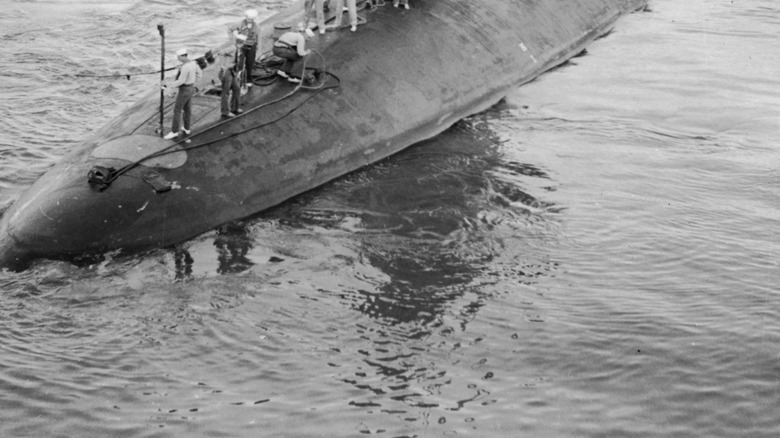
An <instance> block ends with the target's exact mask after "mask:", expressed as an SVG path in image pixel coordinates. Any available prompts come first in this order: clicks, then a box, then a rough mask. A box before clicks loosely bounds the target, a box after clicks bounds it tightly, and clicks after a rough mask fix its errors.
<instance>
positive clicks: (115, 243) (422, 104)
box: [0, 0, 646, 268]
mask: <svg viewBox="0 0 780 438" xmlns="http://www.w3.org/2000/svg"><path fill="white" fill-rule="evenodd" d="M645 3H646V1H645V0H534V1H510V0H500V1H499V0H483V1H474V0H445V1H442V0H418V1H416V2H414V4H413V6H414V8H413V9H411V10H409V11H403V12H401V11H399V10H397V9H395V8H388V7H384V8H382V7H380V8H376V9H375V10H373V11H363V12H362V13H361V15H362V16H363V17H365V18H366V20H367V22H366V24H363V25H361V26H360V27H359V29H358V31H357V32H355V33H352V32H349V31H348V30H346V31H345V30H340V31H336V32H328V33H327V34H325V35H318V36H317V37H315V38H313V39H312V40H310V47H311V48H313V49H315V50H316V51H317V53H319V54H321V57H320V56H318V55H312V56H311V57H310V61H309V62H310V65H314V64H320V63H323V62H324V64H323V65H322V66H323V67H324V68H325V69H326V70H328V71H330V72H332V73H333V74H334V76H333V77H330V78H329V79H328V80H327V84H328V85H335V84H336V83H338V84H339V86H338V87H333V88H327V89H321V90H307V89H299V90H297V91H296V90H295V86H294V85H292V84H289V83H286V82H284V83H282V82H279V83H275V84H273V85H270V86H267V87H254V88H253V89H252V91H251V92H250V93H249V94H247V95H246V96H244V98H243V102H242V104H243V106H244V108H245V109H246V110H247V112H246V113H245V114H243V115H242V116H241V117H238V118H235V119H230V120H229V121H227V122H224V121H220V109H219V99H218V98H217V97H215V96H211V95H209V94H208V93H202V94H201V95H199V96H197V97H196V99H195V104H194V115H195V117H194V120H195V121H194V125H193V136H192V137H191V143H189V144H185V143H182V144H180V145H178V146H176V148H177V149H176V151H175V152H174V153H169V154H166V155H163V156H160V157H158V158H155V159H152V160H145V161H142V162H141V163H140V164H139V165H138V166H135V167H134V168H133V169H131V170H129V171H128V172H127V173H125V174H123V175H121V176H119V177H118V178H117V179H116V180H115V181H113V183H112V184H111V185H110V186H109V187H108V188H107V189H106V190H102V191H100V190H96V189H95V187H93V186H90V185H89V184H88V183H87V178H86V176H87V173H88V172H89V170H90V169H92V168H93V167H94V166H96V165H100V166H106V167H114V168H122V167H123V166H126V165H127V164H129V163H133V162H136V161H138V160H139V159H140V158H142V157H145V156H148V155H149V154H151V153H153V152H155V151H159V150H161V149H164V148H167V147H170V146H172V145H173V143H172V142H166V141H163V140H161V139H160V138H159V135H158V134H157V133H156V132H155V129H156V128H157V125H158V120H159V100H158V96H159V95H158V92H157V91H152V92H150V94H149V95H148V96H147V97H145V98H144V99H142V100H141V101H139V102H138V103H136V104H135V105H134V106H133V107H131V108H129V109H128V110H127V111H125V112H124V113H123V114H122V115H120V116H119V117H118V118H117V119H116V120H114V121H113V122H111V123H109V124H108V125H107V126H105V127H104V128H102V129H101V130H99V131H98V132H96V133H95V135H94V136H92V138H90V139H88V140H87V141H85V142H84V143H83V144H81V145H80V146H79V147H78V148H77V149H75V150H74V151H73V152H72V153H70V154H69V155H68V156H66V157H65V158H64V159H63V160H62V162H60V163H59V164H57V165H56V166H55V167H54V168H52V169H51V170H50V171H49V172H47V173H46V174H45V175H43V176H42V177H41V178H40V179H39V180H38V181H37V182H36V183H35V184H34V185H33V186H32V187H31V188H30V189H28V190H27V191H26V192H25V193H24V194H23V195H22V196H21V197H20V199H19V200H18V201H17V202H16V203H15V204H14V205H13V206H12V207H11V208H10V209H9V210H8V211H7V212H6V214H5V215H4V217H3V218H2V222H0V266H3V267H10V268H18V267H23V266H24V264H25V263H26V262H28V261H29V260H32V259H35V258H39V257H54V258H63V257H72V256H76V255H81V254H96V253H101V252H104V251H108V250H113V249H120V248H121V249H124V250H128V251H132V250H140V249H145V248H150V247H158V246H166V245H171V244H174V243H177V242H181V241H183V240H186V239H188V238H191V237H193V236H195V235H198V234H200V233H202V232H205V231H207V230H209V229H211V228H213V227H215V226H218V225H220V224H223V223H226V222H229V221H231V220H235V219H239V218H243V217H246V216H249V215H252V214H254V213H257V212H260V211H262V210H264V209H267V208H269V207H271V206H274V205H276V204H278V203H280V202H282V201H284V200H286V199H288V198H290V197H293V196H295V195H297V194H300V193H302V192H304V191H307V190H310V189H312V188H314V187H317V186H319V185H321V184H323V183H325V182H327V181H329V180H332V179H334V178H337V177H339V176H341V175H344V174H346V173H349V172H351V171H354V170H356V169H358V168H360V167H362V166H365V165H367V164H370V163H373V162H376V161H378V160H380V159H382V158H385V157H387V156H389V155H392V154H394V153H396V152H398V151H400V150H402V149H404V148H406V147H408V146H410V145H411V144H413V143H416V142H419V141H420V140H423V139H426V138H430V137H432V136H435V135H436V134H438V133H440V132H442V131H443V130H445V129H446V128H448V127H449V126H451V125H452V124H453V123H455V122H456V121H458V120H459V119H461V118H463V117H466V116H468V115H470V114H474V113H476V112H479V111H482V110H484V109H486V108H488V107H490V106H491V105H493V104H494V103H496V102H497V101H498V100H500V99H501V98H502V97H504V96H505V95H506V94H507V93H508V92H509V91H510V90H512V89H514V88H515V87H517V86H519V85H522V84H523V83H525V82H528V81H531V80H533V79H534V78H535V77H536V76H538V75H539V74H541V73H543V72H544V71H546V70H548V69H550V68H552V67H554V66H556V65H558V64H560V63H562V62H564V61H565V60H567V59H568V58H570V57H571V56H573V55H575V54H577V53H578V52H580V51H581V50H582V49H583V48H584V47H585V46H586V45H587V44H588V43H589V42H591V41H592V40H594V39H595V38H597V37H598V36H600V35H602V34H603V33H605V32H607V31H608V30H609V29H610V27H611V26H612V25H613V23H614V21H615V20H616V19H617V18H618V17H619V16H620V15H622V14H625V13H627V12H630V11H633V10H636V9H638V8H641V7H642V6H644V4H645ZM301 9H302V6H301V5H300V4H296V5H295V6H294V8H293V9H291V10H290V11H288V12H283V13H280V14H278V15H277V16H275V17H272V18H271V19H270V20H269V21H268V22H266V23H262V24H261V27H262V28H263V29H272V28H273V23H276V22H279V21H286V22H292V23H295V22H297V21H298V20H299V17H298V15H296V14H295V13H294V12H293V11H300V10H301ZM264 42H265V45H266V48H267V47H268V45H270V40H268V39H264ZM217 69H218V68H217V67H216V66H215V65H211V66H209V67H208V68H206V69H205V70H204V80H203V83H202V84H201V86H200V87H199V88H200V89H201V91H202V92H204V91H207V90H208V89H209V86H208V84H209V83H211V81H212V80H215V76H216V70H217ZM336 78H338V82H337V81H336ZM269 102H275V103H269ZM171 103H172V102H169V105H168V108H167V110H166V112H168V113H169V112H170V109H171V108H170V104H171ZM258 106H262V107H261V108H258V109H256V110H251V109H252V108H254V107H258ZM169 121H170V114H166V125H169ZM150 171H154V172H155V173H157V174H158V175H159V176H161V177H162V179H164V180H166V181H168V182H169V183H171V184H172V186H173V189H172V190H169V191H166V192H163V193H159V192H157V191H155V190H154V189H153V188H152V186H151V185H149V184H148V183H147V182H145V181H144V178H145V177H147V176H148V174H149V172H150Z"/></svg>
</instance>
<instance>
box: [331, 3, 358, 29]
mask: <svg viewBox="0 0 780 438" xmlns="http://www.w3.org/2000/svg"><path fill="white" fill-rule="evenodd" d="M346 2H347V9H348V10H349V24H350V25H351V26H352V27H350V30H351V31H352V32H354V31H356V30H357V24H358V15H357V3H356V0H346ZM335 11H336V17H335V20H334V21H333V24H332V25H330V26H329V27H328V29H338V28H339V27H341V16H342V15H344V13H343V11H344V0H336V8H335Z"/></svg>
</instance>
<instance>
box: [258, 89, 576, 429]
mask: <svg viewBox="0 0 780 438" xmlns="http://www.w3.org/2000/svg"><path fill="white" fill-rule="evenodd" d="M514 117H516V116H513V108H510V107H508V106H507V104H506V103H504V102H502V103H500V104H498V105H496V106H495V107H494V108H492V109H490V110H488V111H486V112H484V113H481V114H479V115H477V116H474V117H471V118H468V119H466V120H463V121H461V122H459V123H457V124H456V125H455V126H453V127H452V128H451V129H449V130H448V131H446V132H444V133H443V134H441V135H439V136H437V137H436V138H434V139H432V140H429V141H425V142H422V143H420V144H418V145H415V146H414V147H412V148H410V149H408V150H406V151H404V152H402V153H400V154H397V155H395V156H393V157H391V158H389V159H386V160H384V161H382V162H380V163H378V164H376V165H372V166H369V167H368V168H366V169H363V170H361V171H358V172H355V173H353V174H350V175H348V176H346V177H344V178H342V179H340V180H338V181H336V182H333V183H331V184H329V185H327V186H325V187H323V188H321V189H318V190H315V191H313V192H310V193H307V194H305V195H303V196H300V197H297V198H296V199H294V200H292V201H290V202H288V203H286V204H284V205H281V206H279V207H277V208H275V209H273V210H271V211H269V212H267V213H265V214H263V215H262V217H261V218H260V220H273V221H278V222H279V223H280V224H281V225H282V226H284V227H290V228H293V229H295V228H301V229H307V228H325V229H342V230H343V228H344V224H345V223H348V224H357V225H352V226H351V227H352V228H351V229H350V231H352V233H351V235H350V237H349V239H350V240H351V241H353V242H354V243H355V246H357V248H358V250H357V251H358V252H359V257H358V260H357V261H355V263H357V264H360V265H363V266H368V267H370V268H371V269H372V270H373V271H378V272H380V273H381V274H382V276H381V277H382V280H376V279H372V280H371V281H368V282H367V283H369V284H370V287H368V286H367V287H366V288H363V289H340V290H326V289H321V292H323V293H326V294H331V295H332V296H333V297H334V298H335V299H337V300H338V301H339V302H341V303H342V304H343V305H344V306H347V307H348V308H350V309H353V310H355V311H357V312H360V313H361V314H362V315H364V316H365V317H366V319H367V320H368V321H370V323H362V324H358V325H357V326H356V327H355V330H356V332H357V334H358V335H359V337H360V339H362V340H363V345H362V348H358V349H356V350H354V351H353V350H350V351H347V350H345V351H341V352H340V353H342V354H343V361H334V362H330V363H329V364H328V365H329V366H330V367H335V368H338V369H339V370H340V373H339V375H340V377H341V380H342V381H343V382H344V383H347V384H349V385H353V386H354V387H356V388H358V389H361V390H363V391H365V394H366V397H365V398H363V399H361V398H358V399H356V400H352V401H351V402H350V405H352V406H354V407H357V408H362V409H367V410H371V411H377V410H378V411H382V412H385V413H391V414H399V415H400V414H403V413H406V409H407V408H410V407H411V408H425V409H429V408H435V407H444V406H439V405H440V402H433V401H430V400H428V398H429V397H431V396H433V395H434V394H438V393H440V392H441V388H442V387H443V386H447V385H451V384H452V383H453V382H452V378H451V377H450V376H449V375H448V372H447V371H446V369H442V366H441V364H431V363H430V361H429V360H428V359H426V357H427V356H429V355H431V354H434V355H439V354H441V350H442V349H444V350H445V351H446V352H447V354H451V353H452V352H453V351H454V350H457V349H462V348H464V343H463V342H460V341H459V340H457V339H458V337H459V336H462V334H463V333H464V332H465V331H466V329H467V326H468V324H469V322H470V321H472V320H474V318H476V316H477V314H478V313H479V311H480V309H482V308H483V307H484V306H485V305H487V304H488V303H489V302H490V300H491V297H492V296H493V295H494V294H496V293H505V292H502V291H499V290H498V288H494V287H492V286H493V285H494V284H496V283H498V282H509V283H512V284H516V285H521V284H525V285H530V284H534V283H536V282H538V281H539V279H540V277H542V276H544V275H552V273H554V272H555V271H556V270H557V264H556V263H555V262H554V261H552V260H550V259H549V256H548V255H547V254H545V253H543V252H542V253H539V252H538V251H536V250H534V251H528V252H525V251H524V250H523V249H522V248H521V247H520V246H518V244H522V242H523V239H524V233H529V231H528V230H529V229H531V231H530V234H529V235H528V239H537V238H538V236H537V235H536V234H537V233H548V232H553V233H554V232H555V231H554V230H555V229H556V226H557V225H556V224H555V222H556V221H557V218H556V216H557V215H558V214H559V213H560V211H561V210H562V207H561V206H558V205H555V204H554V203H552V202H548V201H546V200H544V199H543V196H544V195H545V194H548V193H549V191H554V188H551V187H554V185H555V182H554V181H553V180H552V179H551V177H550V175H549V174H548V172H546V171H545V170H544V169H543V168H541V167H539V166H535V165H533V164H528V163H521V162H516V161H512V160H510V159H507V157H506V156H505V155H504V153H503V147H504V144H505V143H506V140H504V139H502V137H501V135H500V134H499V133H497V132H496V130H495V125H496V124H497V123H500V122H501V121H502V119H504V118H510V119H511V118H514ZM512 122H513V121H511V120H510V123H512ZM525 181H534V182H535V184H533V186H534V187H536V186H544V187H545V188H544V189H536V188H533V191H532V190H531V189H528V188H527V187H525V184H524V182H525ZM537 192H538V193H537ZM551 223H552V225H551ZM550 230H553V231H550ZM356 356H357V357H358V358H359V359H360V360H356V358H355V357H356ZM487 395H488V394H487V392H486V391H484V390H481V389H478V388H475V389H474V394H471V395H470V396H469V397H468V398H467V399H463V400H451V401H450V402H449V403H448V404H447V407H446V409H448V410H451V411H457V410H459V409H460V408H461V407H463V405H464V404H466V403H469V402H472V401H476V400H478V399H479V400H482V401H485V400H483V399H484V398H485V397H487ZM434 398H435V397H434Z"/></svg>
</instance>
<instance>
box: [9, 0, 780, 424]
mask: <svg viewBox="0 0 780 438" xmlns="http://www.w3.org/2000/svg"><path fill="white" fill-rule="evenodd" d="M287 3H288V2H287V1H282V2H265V3H263V6H262V7H261V8H260V9H261V14H262V15H263V16H267V15H270V14H271V13H273V11H274V10H276V9H278V8H279V7H281V6H284V5H286V4H287ZM248 5H249V3H244V2H238V3H236V2H227V1H221V0H220V1H202V0H195V1H187V2H184V1H174V0H162V1H159V0H158V1H138V2H136V1H114V2H109V3H106V2H91V1H80V2H66V1H64V0H63V1H51V2H21V1H8V0H0V29H2V30H0V41H1V42H0V53H1V54H2V55H4V56H3V58H4V64H3V67H2V68H1V69H0V90H2V94H3V99H2V100H0V159H1V160H2V163H3V165H2V166H1V167H0V208H2V209H3V210H4V209H5V208H7V206H8V205H10V203H11V202H13V200H14V199H15V198H16V197H18V195H19V193H21V191H22V190H24V188H26V187H27V186H29V185H30V184H32V182H33V181H34V180H35V179H36V178H37V177H38V176H39V175H40V174H41V173H42V172H44V171H45V170H46V169H47V168H48V167H49V166H51V165H52V164H53V163H54V162H56V161H57V159H58V158H59V157H60V156H62V155H63V154H64V153H65V152H66V151H67V150H68V148H69V147H71V146H73V145H74V144H76V143H78V142H79V141H80V140H81V139H83V138H84V137H86V136H87V135H88V134H89V132H90V131H91V130H92V129H94V128H96V127H98V126H101V125H102V124H103V123H105V122H106V121H107V120H109V119H111V118H112V117H114V116H115V115H116V114H118V113H119V112H120V111H121V110H122V109H123V108H125V107H126V106H127V105H129V104H131V103H132V102H133V101H134V100H135V99H136V98H137V97H138V96H140V95H141V94H142V93H145V92H146V91H147V90H148V89H149V88H150V87H152V86H154V84H155V83H156V81H157V78H156V77H155V76H154V75H144V74H140V73H145V72H153V71H154V70H155V69H156V68H157V64H156V63H157V62H158V60H159V58H158V56H159V54H158V52H157V50H158V47H159V36H158V34H157V30H156V24H157V23H160V22H165V23H166V28H167V36H168V39H169V40H168V42H169V43H170V44H172V45H173V46H177V45H181V44H184V43H185V42H186V44H187V45H189V46H190V47H193V48H197V47H203V48H205V47H210V46H211V45H212V44H213V42H214V41H219V40H220V39H221V38H223V37H224V30H223V28H222V27H221V25H222V24H223V23H226V22H229V21H231V20H233V19H234V18H235V17H239V16H240V15H241V13H242V11H243V10H244V9H245V8H246V7H247V6H248ZM412 6H413V7H414V2H412ZM215 17H218V18H215ZM174 20H175V21H174ZM779 24H780V7H779V6H777V5H776V4H775V2H773V1H770V0H754V1H751V2H732V1H730V0H714V1H709V2H704V1H703V0H692V1H689V2H676V1H673V0H652V1H651V11H649V12H644V13H638V14H634V15H632V16H630V17H628V18H626V19H624V20H622V21H620V22H619V23H618V26H617V28H616V30H615V31H614V32H613V33H612V34H610V35H609V36H608V37H606V38H604V39H601V40H599V41H597V42H596V43H594V44H593V45H592V46H590V47H589V49H588V54H587V55H586V56H583V57H579V58H576V59H574V60H572V61H571V62H570V63H568V64H566V65H564V66H563V67H561V68H559V69H557V70H555V71H553V72H550V73H548V74H546V75H544V76H542V77H541V78H539V79H538V80H537V81H535V82H533V83H531V84H529V85H527V86H524V87H522V88H520V89H518V90H517V91H516V92H515V93H513V94H512V95H510V96H508V97H507V99H505V100H504V101H503V102H502V103H500V104H499V105H497V106H496V107H494V108H492V109H491V110H489V111H487V112H485V113H482V114H479V115H477V116H474V117H471V118H469V119H467V120H464V121H462V122H460V123H458V124H457V125H456V126H454V127H453V128H452V129H450V130H449V131H447V132H445V133H444V134H442V135H441V136H439V137H437V138H435V139H432V140H430V141H426V142H423V143H421V144H419V145H417V146H415V147H413V148H411V149H409V150H408V151H406V152H404V153H401V154H399V155H397V156H395V157H393V158H391V159H388V160H385V161H383V162H381V163H379V164H377V165H375V166H371V167H368V168H366V169H364V170H362V171H360V172H357V173H354V174H351V175H349V176H347V177H345V178H342V179H340V180H338V181H336V182H334V183H332V184H329V185H327V186H325V187H322V188H321V189H318V190H316V191H314V192H311V193H308V194H306V195H304V196H301V197H298V198H296V199H294V200H292V201H290V202H288V203H286V204H284V205H282V206H280V207H278V208H276V209H273V210H272V211H269V212H266V213H263V214H261V215H258V216H257V217H255V218H251V219H248V220H245V221H241V222H237V223H234V224H230V225H228V226H224V227H222V228H220V229H218V230H214V231H212V232H209V233H206V234H205V235H203V236H201V237H199V238H197V239H194V240H192V241H190V242H187V243H185V244H183V245H180V246H179V247H178V248H175V249H166V250H156V251H151V252H148V253H145V254H141V255H138V256H135V257H132V258H127V257H114V258H112V257H108V258H107V259H106V260H105V261H104V262H102V263H100V264H96V265H93V266H83V267H75V266H72V265H70V264H67V263H61V262H49V261H43V262H41V263H39V264H37V265H36V266H35V267H34V268H32V269H30V270H28V271H26V272H23V273H20V274H11V273H2V274H0V287H2V291H3V292H2V297H1V298H0V350H1V353H0V435H2V436H9V437H11V436H36V437H37V436H95V437H97V436H100V437H103V436H117V437H118V436H159V437H164V436H284V437H308V436H311V437H314V436H364V435H377V436H387V437H432V436H463V435H466V436H479V437H506V436H529V437H530V436H533V437H537V436H554V437H568V436H571V437H582V436H593V437H596V436H598V437H604V436H615V437H626V436H642V437H647V436H659V437H660V436H663V437H668V436H706V437H712V436H724V437H734V436H750V437H763V436H766V437H774V436H778V434H780V417H778V415H777V408H776V407H777V406H778V405H780V383H778V379H779V378H780V347H779V346H780V315H779V314H778V286H777V284H778V283H780V268H779V267H778V260H780V236H779V235H778V231H777V230H780V197H778V194H777V193H778V188H779V187H780V176H779V175H780V173H779V171H778V169H779V168H780V147H778V145H777V138H778V134H780V75H779V74H778V73H780V26H778V25H779ZM106 28H109V29H111V32H108V33H107V32H106ZM123 73H133V74H138V75H136V76H133V77H132V79H131V80H130V81H128V80H126V79H124V78H122V77H119V78H94V77H84V76H78V75H113V74H123Z"/></svg>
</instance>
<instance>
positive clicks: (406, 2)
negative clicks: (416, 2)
mask: <svg viewBox="0 0 780 438" xmlns="http://www.w3.org/2000/svg"><path fill="white" fill-rule="evenodd" d="M401 4H402V5H404V9H409V0H401ZM393 6H395V7H396V8H397V7H398V0H393Z"/></svg>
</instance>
